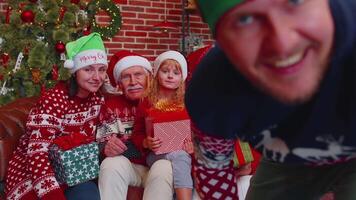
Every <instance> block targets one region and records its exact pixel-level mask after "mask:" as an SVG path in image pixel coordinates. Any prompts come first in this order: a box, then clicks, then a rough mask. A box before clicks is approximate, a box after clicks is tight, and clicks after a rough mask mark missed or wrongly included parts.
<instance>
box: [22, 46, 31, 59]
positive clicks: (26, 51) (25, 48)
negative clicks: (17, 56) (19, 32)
mask: <svg viewBox="0 0 356 200" xmlns="http://www.w3.org/2000/svg"><path fill="white" fill-rule="evenodd" d="M29 52H30V47H29V46H28V45H26V46H25V47H24V48H23V55H25V56H28V53H29Z"/></svg>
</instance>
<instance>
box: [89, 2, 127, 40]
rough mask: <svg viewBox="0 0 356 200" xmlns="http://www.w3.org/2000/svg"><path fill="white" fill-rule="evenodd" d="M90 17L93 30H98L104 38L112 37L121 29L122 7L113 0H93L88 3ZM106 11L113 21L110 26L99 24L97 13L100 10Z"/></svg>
mask: <svg viewBox="0 0 356 200" xmlns="http://www.w3.org/2000/svg"><path fill="white" fill-rule="evenodd" d="M87 10H88V17H89V19H90V21H91V24H92V31H93V32H98V33H99V34H100V35H101V36H102V37H104V38H111V37H114V36H115V35H116V33H117V32H118V31H119V30H120V29H121V25H122V22H121V13H120V9H119V8H118V7H117V6H116V5H115V3H114V2H113V1H111V0H92V1H91V2H90V3H89V4H88V9H87ZM99 10H103V11H105V12H106V13H107V14H108V15H109V16H110V17H111V23H110V24H109V25H108V26H102V25H99V24H97V22H96V19H95V14H96V13H97V12H98V11H99Z"/></svg>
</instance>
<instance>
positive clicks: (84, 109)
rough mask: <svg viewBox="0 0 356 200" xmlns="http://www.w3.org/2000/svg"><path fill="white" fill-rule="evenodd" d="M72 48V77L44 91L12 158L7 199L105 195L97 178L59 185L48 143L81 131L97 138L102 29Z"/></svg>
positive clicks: (69, 50) (91, 199) (103, 55)
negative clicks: (71, 184)
mask: <svg viewBox="0 0 356 200" xmlns="http://www.w3.org/2000/svg"><path fill="white" fill-rule="evenodd" d="M66 50H67V55H68V57H69V59H71V60H67V61H66V63H65V67H66V68H68V69H69V70H70V72H71V74H72V76H71V79H70V80H69V81H68V82H59V83H58V84H57V85H56V86H55V87H54V88H52V89H49V90H48V91H46V92H44V93H43V94H42V95H41V97H40V98H39V101H38V103H37V104H36V106H35V107H34V108H33V109H32V110H31V112H30V114H29V116H28V121H27V123H26V133H25V134H24V135H23V136H22V137H21V139H20V142H19V145H18V147H17V149H16V150H15V152H14V154H13V157H12V159H11V160H10V162H9V169H8V174H7V177H6V188H5V192H6V196H7V197H6V198H7V199H21V200H37V199H50V200H52V199H56V200H62V199H83V200H84V199H85V200H99V199H100V197H99V191H98V188H97V186H96V185H95V183H94V182H91V181H88V182H84V183H81V184H78V185H75V186H72V187H66V186H65V185H61V184H59V183H58V181H57V179H56V177H55V172H54V170H53V167H52V166H51V163H50V160H49V153H48V152H49V148H48V147H49V146H50V145H51V144H52V142H53V140H54V139H56V138H58V137H60V136H64V135H71V134H78V133H79V134H83V135H85V136H89V138H90V139H92V140H93V141H94V140H95V133H96V127H98V125H99V123H100V122H99V117H98V116H99V112H100V110H101V106H102V105H103V103H104V99H103V97H102V96H101V94H100V92H98V91H99V89H100V88H101V86H102V85H103V82H104V79H105V77H106V69H107V56H106V53H105V49H104V45H103V41H102V40H101V38H100V36H99V34H98V33H92V34H90V35H88V36H83V37H81V38H79V39H78V40H76V41H74V42H70V43H68V44H67V45H66Z"/></svg>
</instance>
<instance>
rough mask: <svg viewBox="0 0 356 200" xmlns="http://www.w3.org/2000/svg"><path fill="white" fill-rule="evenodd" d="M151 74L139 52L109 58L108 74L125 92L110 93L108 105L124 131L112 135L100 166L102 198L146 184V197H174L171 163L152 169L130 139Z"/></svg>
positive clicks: (160, 163)
mask: <svg viewBox="0 0 356 200" xmlns="http://www.w3.org/2000/svg"><path fill="white" fill-rule="evenodd" d="M151 73H152V67H151V64H150V63H149V61H148V60H147V59H146V58H144V57H143V56H140V55H138V54H133V53H131V52H128V51H119V52H117V53H116V54H115V55H113V57H112V58H111V60H110V63H109V68H108V76H109V78H110V82H111V84H112V85H113V86H115V87H116V86H118V87H119V88H120V89H121V90H122V92H123V95H119V96H115V95H110V96H107V98H106V105H107V106H108V107H109V108H110V110H112V111H113V112H114V113H115V114H116V116H117V117H118V119H120V121H121V124H122V125H123V127H124V130H123V133H122V134H120V136H118V135H113V136H109V138H108V139H107V143H106V144H105V146H104V154H105V156H107V157H106V158H105V159H104V161H103V162H102V164H101V166H100V173H99V189H100V196H101V199H103V200H111V199H112V200H114V199H116V200H117V199H126V196H127V189H128V186H143V187H144V188H145V189H144V195H143V199H162V200H167V199H172V198H173V185H172V184H173V178H172V166H171V163H170V162H169V161H167V160H160V161H158V162H156V163H155V164H154V165H153V166H152V167H151V168H150V169H148V168H147V167H146V166H145V156H144V155H139V154H140V153H139V152H140V151H138V150H137V149H135V147H134V145H133V143H132V141H131V138H130V136H131V133H132V127H133V123H134V118H135V114H136V107H137V105H138V102H139V100H140V99H141V98H142V97H143V95H144V93H145V91H146V88H147V87H148V84H149V81H150V78H151Z"/></svg>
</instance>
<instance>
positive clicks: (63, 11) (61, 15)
mask: <svg viewBox="0 0 356 200" xmlns="http://www.w3.org/2000/svg"><path fill="white" fill-rule="evenodd" d="M66 11H67V8H66V7H64V6H62V7H61V9H60V10H59V21H62V20H63V17H64V14H65V13H66Z"/></svg>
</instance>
